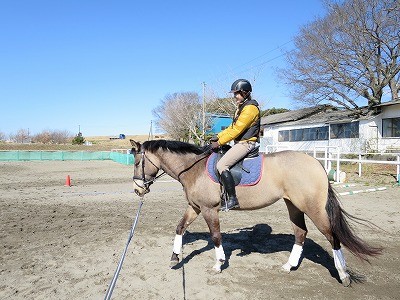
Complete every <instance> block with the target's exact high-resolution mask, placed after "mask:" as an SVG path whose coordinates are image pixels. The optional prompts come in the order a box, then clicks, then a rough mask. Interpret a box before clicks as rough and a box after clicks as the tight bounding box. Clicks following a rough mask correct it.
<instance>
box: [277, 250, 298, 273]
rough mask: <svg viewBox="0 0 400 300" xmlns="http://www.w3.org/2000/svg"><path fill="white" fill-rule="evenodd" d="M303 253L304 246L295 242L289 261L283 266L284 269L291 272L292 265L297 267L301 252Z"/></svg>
mask: <svg viewBox="0 0 400 300" xmlns="http://www.w3.org/2000/svg"><path fill="white" fill-rule="evenodd" d="M302 253H303V246H300V245H297V244H294V245H293V248H292V251H291V252H290V256H289V259H288V262H287V263H286V264H284V265H283V266H282V269H283V270H285V271H286V272H288V273H290V270H291V269H292V267H297V266H298V264H299V261H300V257H301V254H302Z"/></svg>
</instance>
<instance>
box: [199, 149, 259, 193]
mask: <svg viewBox="0 0 400 300" xmlns="http://www.w3.org/2000/svg"><path fill="white" fill-rule="evenodd" d="M229 149H230V146H227V145H224V146H222V147H221V148H220V150H219V151H218V152H217V153H212V154H211V155H210V156H209V157H208V159H207V165H206V172H207V174H208V176H209V177H210V178H211V180H212V181H214V182H216V183H219V173H218V170H217V162H218V161H219V160H220V159H221V157H222V156H223V155H224V154H225V153H226V152H227V151H228V150H229ZM258 151H259V147H256V148H254V149H253V150H252V151H251V152H250V153H248V154H247V156H246V157H245V158H243V159H242V160H240V161H239V162H237V163H236V164H235V165H234V166H232V167H231V168H230V172H231V174H232V176H233V179H234V181H235V185H236V186H251V185H256V184H257V183H258V182H259V181H260V179H261V175H262V167H263V163H264V156H263V155H259V152H258Z"/></svg>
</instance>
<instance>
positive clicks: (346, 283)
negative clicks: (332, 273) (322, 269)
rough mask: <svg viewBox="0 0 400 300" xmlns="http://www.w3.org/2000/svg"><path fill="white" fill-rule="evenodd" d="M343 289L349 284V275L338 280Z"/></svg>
mask: <svg viewBox="0 0 400 300" xmlns="http://www.w3.org/2000/svg"><path fill="white" fill-rule="evenodd" d="M340 280H341V281H342V284H343V286H344V287H348V286H350V284H351V280H350V275H347V276H346V277H345V278H341V279H340Z"/></svg>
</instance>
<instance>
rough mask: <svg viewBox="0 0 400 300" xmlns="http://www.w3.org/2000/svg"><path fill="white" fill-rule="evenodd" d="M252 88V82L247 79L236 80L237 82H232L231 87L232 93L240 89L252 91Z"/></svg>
mask: <svg viewBox="0 0 400 300" xmlns="http://www.w3.org/2000/svg"><path fill="white" fill-rule="evenodd" d="M252 90H253V89H252V88H251V84H250V82H249V81H248V80H246V79H238V80H235V82H234V83H232V87H231V93H234V92H239V91H243V92H252Z"/></svg>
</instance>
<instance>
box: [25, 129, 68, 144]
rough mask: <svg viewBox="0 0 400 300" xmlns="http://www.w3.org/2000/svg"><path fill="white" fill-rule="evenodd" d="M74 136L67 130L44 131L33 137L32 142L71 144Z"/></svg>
mask: <svg viewBox="0 0 400 300" xmlns="http://www.w3.org/2000/svg"><path fill="white" fill-rule="evenodd" d="M72 138H73V135H72V134H71V133H70V132H68V131H66V130H54V131H51V130H43V131H42V132H41V133H38V134H36V135H34V136H33V138H32V141H33V142H35V143H42V144H67V143H68V144H69V143H71V140H72Z"/></svg>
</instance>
